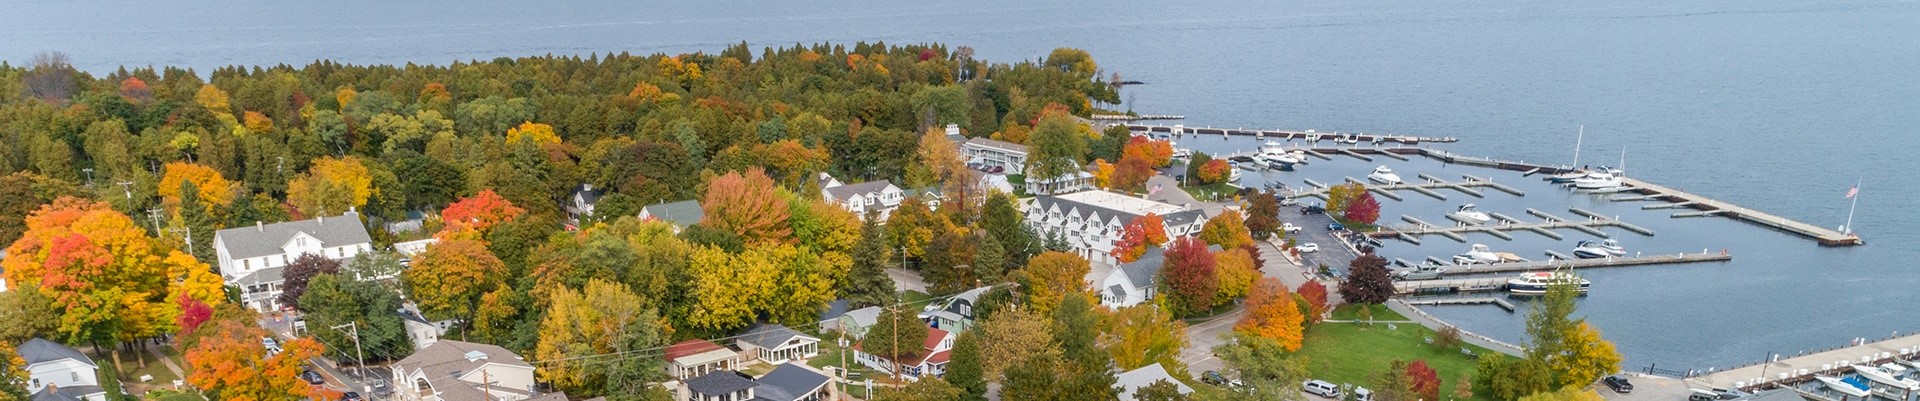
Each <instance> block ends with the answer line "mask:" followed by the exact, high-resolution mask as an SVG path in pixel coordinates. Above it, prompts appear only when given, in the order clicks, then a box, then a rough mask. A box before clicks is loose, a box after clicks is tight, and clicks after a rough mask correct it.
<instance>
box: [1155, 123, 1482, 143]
mask: <svg viewBox="0 0 1920 401" xmlns="http://www.w3.org/2000/svg"><path fill="white" fill-rule="evenodd" d="M1126 126H1127V129H1128V130H1130V131H1146V132H1165V133H1169V134H1174V135H1187V134H1192V135H1234V136H1253V137H1260V138H1273V139H1286V140H1294V139H1304V140H1308V141H1314V142H1318V141H1322V140H1335V139H1342V140H1348V141H1359V142H1372V143H1384V142H1398V143H1404V144H1409V145H1411V144H1418V143H1421V142H1439V143H1451V142H1459V141H1460V139H1459V138H1454V137H1450V136H1449V137H1426V136H1414V135H1389V134H1367V133H1345V132H1307V131H1286V130H1259V129H1246V128H1214V127H1187V126H1182V125H1174V126H1167V125H1153V124H1131V123H1129V124H1126Z"/></svg>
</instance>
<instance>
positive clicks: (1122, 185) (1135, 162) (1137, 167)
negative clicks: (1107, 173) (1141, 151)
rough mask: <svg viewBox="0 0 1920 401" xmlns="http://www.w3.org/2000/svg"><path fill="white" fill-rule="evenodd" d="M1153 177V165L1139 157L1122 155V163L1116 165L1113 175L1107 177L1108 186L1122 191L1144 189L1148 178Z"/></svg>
mask: <svg viewBox="0 0 1920 401" xmlns="http://www.w3.org/2000/svg"><path fill="white" fill-rule="evenodd" d="M1148 178H1153V165H1152V164H1151V162H1148V161H1147V160H1146V159H1141V158H1138V157H1131V156H1128V157H1121V158H1120V164H1119V165H1116V166H1114V169H1113V174H1112V177H1109V178H1107V184H1108V188H1111V189H1115V190H1120V191H1135V192H1137V191H1143V190H1145V189H1146V186H1147V179H1148Z"/></svg>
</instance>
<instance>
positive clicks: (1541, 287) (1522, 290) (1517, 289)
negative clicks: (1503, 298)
mask: <svg viewBox="0 0 1920 401" xmlns="http://www.w3.org/2000/svg"><path fill="white" fill-rule="evenodd" d="M1547 286H1548V285H1547V284H1544V283H1526V282H1515V281H1509V282H1507V292H1510V293H1513V294H1514V295H1546V293H1547ZM1592 286H1593V284H1592V283H1580V285H1579V286H1578V287H1574V291H1576V292H1579V293H1582V294H1585V293H1587V289H1588V288H1589V287H1592Z"/></svg>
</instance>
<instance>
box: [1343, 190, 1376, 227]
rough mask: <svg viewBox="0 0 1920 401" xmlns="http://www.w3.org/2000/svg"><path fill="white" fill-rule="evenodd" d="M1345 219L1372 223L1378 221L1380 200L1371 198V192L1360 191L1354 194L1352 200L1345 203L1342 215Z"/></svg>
mask: <svg viewBox="0 0 1920 401" xmlns="http://www.w3.org/2000/svg"><path fill="white" fill-rule="evenodd" d="M1341 217H1345V218H1346V219H1347V221H1349V222H1354V223H1367V224H1373V223H1374V222H1377V221H1380V201H1378V200H1375V199H1373V193H1372V192H1364V191H1363V192H1360V193H1359V194H1358V195H1354V197H1353V202H1352V203H1349V204H1347V210H1346V212H1344V215H1343V216H1341Z"/></svg>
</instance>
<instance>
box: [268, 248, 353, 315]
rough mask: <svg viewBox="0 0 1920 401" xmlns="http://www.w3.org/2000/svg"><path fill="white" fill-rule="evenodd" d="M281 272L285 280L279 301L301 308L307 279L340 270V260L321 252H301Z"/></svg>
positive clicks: (281, 287)
mask: <svg viewBox="0 0 1920 401" xmlns="http://www.w3.org/2000/svg"><path fill="white" fill-rule="evenodd" d="M280 272H281V273H280V275H281V276H282V277H283V278H284V280H285V281H284V282H282V283H281V284H280V297H279V299H278V301H279V302H280V304H281V305H286V306H288V307H291V308H295V309H299V308H300V295H301V294H305V293H306V291H307V280H311V279H313V277H314V276H318V275H322V274H333V273H338V272H340V262H339V261H336V260H333V259H327V257H325V256H320V255H319V254H313V253H308V254H301V255H300V257H298V258H295V259H293V262H291V263H287V267H286V268H285V269H283V270H281V271H280ZM300 310H302V311H304V310H306V309H300Z"/></svg>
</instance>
